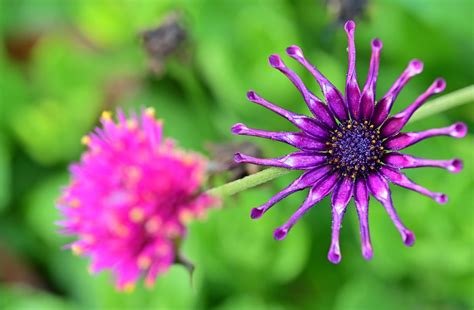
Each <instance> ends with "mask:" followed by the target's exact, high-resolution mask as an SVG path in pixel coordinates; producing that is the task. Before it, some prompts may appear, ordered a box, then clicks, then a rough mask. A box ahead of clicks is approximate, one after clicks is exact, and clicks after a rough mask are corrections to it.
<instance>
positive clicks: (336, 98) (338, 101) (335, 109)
mask: <svg viewBox="0 0 474 310" xmlns="http://www.w3.org/2000/svg"><path fill="white" fill-rule="evenodd" d="M286 53H287V54H288V55H289V56H290V57H291V58H293V59H295V60H297V61H298V62H299V63H300V64H302V65H303V66H304V67H305V68H306V69H307V70H308V71H309V72H311V74H312V75H313V76H314V78H315V79H316V81H317V82H318V84H319V86H320V87H321V90H322V91H323V94H324V97H325V98H326V102H327V104H328V106H329V109H330V110H331V111H332V113H333V114H334V115H335V116H336V117H337V118H338V119H339V120H340V121H346V120H347V119H348V115H347V107H346V103H345V102H344V98H343V96H342V94H341V92H340V91H339V90H338V89H337V88H336V87H335V86H334V85H333V84H332V83H331V82H330V81H329V80H328V79H327V78H326V77H325V76H324V75H322V74H321V72H319V70H318V69H316V67H314V66H313V65H312V64H311V63H310V62H309V61H308V60H306V58H305V57H304V54H303V51H302V50H301V48H299V47H298V46H296V45H292V46H290V47H288V48H287V49H286Z"/></svg>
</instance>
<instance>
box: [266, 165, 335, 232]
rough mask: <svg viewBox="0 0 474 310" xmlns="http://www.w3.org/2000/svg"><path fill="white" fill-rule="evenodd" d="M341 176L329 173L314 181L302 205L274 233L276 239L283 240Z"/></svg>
mask: <svg viewBox="0 0 474 310" xmlns="http://www.w3.org/2000/svg"><path fill="white" fill-rule="evenodd" d="M338 178H339V175H338V174H337V173H329V174H327V175H325V176H323V177H322V178H321V179H320V180H319V181H317V182H316V183H313V187H312V188H311V190H310V191H309V194H308V197H306V200H305V202H304V203H303V205H301V207H300V208H299V209H298V210H297V211H296V212H295V213H294V214H293V215H292V216H291V217H290V219H289V220H288V221H287V222H286V223H285V224H283V225H282V226H280V227H278V228H277V229H276V230H275V233H274V234H273V235H274V237H275V239H277V240H282V239H284V238H285V237H286V235H287V234H288V232H289V231H290V229H291V228H292V227H293V225H295V224H296V222H297V221H298V220H299V219H300V218H301V217H302V216H303V215H304V214H305V213H306V212H307V211H308V210H309V209H311V208H312V207H313V206H314V205H315V204H317V203H318V202H319V201H321V200H322V199H323V198H324V197H326V196H327V195H328V194H329V193H330V192H331V191H332V189H333V188H334V186H335V185H336V181H337V179H338Z"/></svg>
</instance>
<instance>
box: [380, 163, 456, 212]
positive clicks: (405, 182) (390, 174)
mask: <svg viewBox="0 0 474 310" xmlns="http://www.w3.org/2000/svg"><path fill="white" fill-rule="evenodd" d="M380 172H381V173H382V174H383V175H384V177H386V178H387V179H388V180H389V181H390V182H392V183H393V184H396V185H398V186H402V187H405V188H408V189H410V190H412V191H415V192H418V193H420V194H422V195H425V196H428V197H430V198H431V199H433V200H434V201H436V202H437V203H440V204H444V203H446V202H448V196H446V195H445V194H443V193H434V192H432V191H430V190H428V189H426V188H424V187H422V186H420V185H418V184H416V183H415V182H413V181H412V180H410V179H409V178H407V177H406V176H405V175H404V174H403V173H401V172H399V171H397V170H395V169H392V168H388V167H382V168H380Z"/></svg>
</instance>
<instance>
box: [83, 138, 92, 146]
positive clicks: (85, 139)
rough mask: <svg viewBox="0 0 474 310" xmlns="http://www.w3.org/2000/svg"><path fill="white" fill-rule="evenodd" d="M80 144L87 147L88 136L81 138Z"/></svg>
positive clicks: (89, 141) (89, 139)
mask: <svg viewBox="0 0 474 310" xmlns="http://www.w3.org/2000/svg"><path fill="white" fill-rule="evenodd" d="M81 143H82V144H84V145H89V143H91V138H90V137H89V136H84V137H82V138H81Z"/></svg>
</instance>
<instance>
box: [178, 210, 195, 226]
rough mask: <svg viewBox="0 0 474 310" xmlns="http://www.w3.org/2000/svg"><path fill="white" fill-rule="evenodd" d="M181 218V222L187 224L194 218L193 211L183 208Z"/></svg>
mask: <svg viewBox="0 0 474 310" xmlns="http://www.w3.org/2000/svg"><path fill="white" fill-rule="evenodd" d="M179 219H180V220H181V222H183V223H185V224H186V223H189V222H191V220H192V219H193V213H192V212H191V211H189V210H183V211H181V213H180V214H179Z"/></svg>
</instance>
